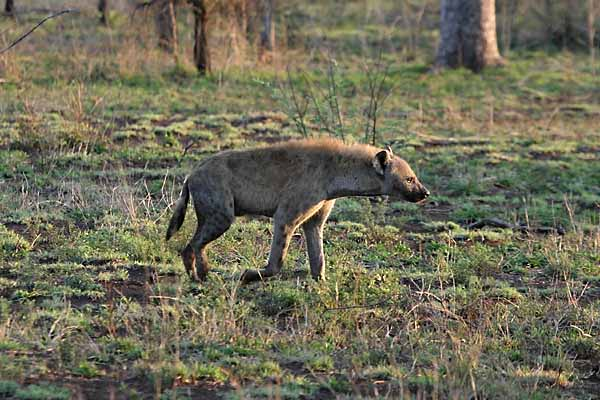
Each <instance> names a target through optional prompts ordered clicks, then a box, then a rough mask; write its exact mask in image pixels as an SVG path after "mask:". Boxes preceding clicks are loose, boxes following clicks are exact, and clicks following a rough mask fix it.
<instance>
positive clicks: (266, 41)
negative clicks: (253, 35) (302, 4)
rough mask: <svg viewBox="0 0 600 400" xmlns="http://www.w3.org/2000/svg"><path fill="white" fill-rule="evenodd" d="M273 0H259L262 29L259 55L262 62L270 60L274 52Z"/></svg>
mask: <svg viewBox="0 0 600 400" xmlns="http://www.w3.org/2000/svg"><path fill="white" fill-rule="evenodd" d="M274 2H275V0H261V13H262V15H261V20H262V29H261V31H260V48H259V56H260V59H261V61H263V62H271V61H272V60H273V53H274V52H275V23H274V22H273V9H274V6H275V4H274Z"/></svg>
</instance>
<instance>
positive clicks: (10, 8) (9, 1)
mask: <svg viewBox="0 0 600 400" xmlns="http://www.w3.org/2000/svg"><path fill="white" fill-rule="evenodd" d="M4 12H5V13H6V15H8V16H10V17H14V16H15V2H14V0H6V3H4Z"/></svg>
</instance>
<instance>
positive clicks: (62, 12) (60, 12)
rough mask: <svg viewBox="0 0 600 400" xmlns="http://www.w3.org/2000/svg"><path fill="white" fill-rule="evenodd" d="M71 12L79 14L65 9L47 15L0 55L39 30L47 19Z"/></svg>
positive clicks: (71, 9) (74, 9) (73, 9)
mask: <svg viewBox="0 0 600 400" xmlns="http://www.w3.org/2000/svg"><path fill="white" fill-rule="evenodd" d="M71 12H79V10H78V9H76V8H67V9H66V10H62V11H59V12H57V13H54V14H51V15H48V16H47V17H46V18H44V19H42V20H41V21H40V22H38V23H37V25H36V26H34V27H33V28H31V29H30V30H29V31H28V32H27V33H25V34H24V35H22V36H21V37H20V38H18V39H17V40H15V41H14V42H12V43H11V44H10V46H8V47H7V48H5V49H3V50H1V51H0V54H3V53H5V52H7V51H8V50H10V49H12V48H13V47H15V46H16V45H17V44H19V42H21V41H22V40H23V39H25V38H26V37H27V36H29V35H31V34H32V33H33V31H35V30H36V29H37V28H39V27H40V26H41V25H42V24H43V23H44V22H46V21H48V20H49V19H52V18H56V17H58V16H61V15H63V14H67V13H71Z"/></svg>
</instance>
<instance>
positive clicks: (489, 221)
mask: <svg viewBox="0 0 600 400" xmlns="http://www.w3.org/2000/svg"><path fill="white" fill-rule="evenodd" d="M485 226H491V227H494V228H503V229H512V230H514V231H520V232H527V233H529V232H536V233H556V234H558V235H564V234H565V229H564V228H563V227H561V226H557V227H556V228H554V227H549V226H539V227H537V228H534V227H530V226H528V225H517V224H511V223H510V222H507V221H504V220H501V219H499V218H483V219H481V220H479V221H477V222H473V223H472V224H469V225H467V227H466V228H467V229H481V228H483V227H485Z"/></svg>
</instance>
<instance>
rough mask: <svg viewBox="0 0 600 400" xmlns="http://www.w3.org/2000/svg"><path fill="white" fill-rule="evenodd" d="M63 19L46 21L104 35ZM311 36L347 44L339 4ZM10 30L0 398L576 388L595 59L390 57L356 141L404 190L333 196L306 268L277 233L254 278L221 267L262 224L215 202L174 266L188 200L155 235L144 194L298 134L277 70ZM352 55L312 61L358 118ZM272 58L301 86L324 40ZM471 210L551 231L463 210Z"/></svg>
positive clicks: (592, 242)
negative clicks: (274, 268)
mask: <svg viewBox="0 0 600 400" xmlns="http://www.w3.org/2000/svg"><path fill="white" fill-rule="evenodd" d="M314 7H315V6H310V7H309V8H308V9H307V12H308V13H309V14H310V13H314V12H316V11H315V9H314ZM77 18H79V19H77ZM77 18H76V19H75V20H74V22H73V24H72V25H69V26H67V27H64V28H63V29H65V30H66V32H69V33H70V34H72V35H75V37H80V36H81V35H82V32H87V34H89V35H92V36H93V35H100V36H101V37H104V36H103V35H106V34H107V32H106V31H105V30H102V31H100V33H98V31H97V30H96V28H95V27H93V26H91V27H90V26H84V25H85V21H86V19H85V18H87V17H86V16H85V15H83V16H81V17H77ZM4 23H5V22H3V21H0V30H2V29H3V26H4V25H2V24H4ZM114 23H116V24H117V28H118V27H123V26H124V25H125V24H126V21H125V20H120V19H119V17H118V16H117V17H115V20H114ZM119 24H121V25H119ZM88 25H89V24H88ZM52 26H55V25H49V28H48V29H53V28H50V27H52ZM117 28H115V31H118V32H121V31H119V30H118V29H117ZM380 29H381V27H370V28H369V29H368V30H367V31H368V33H369V34H370V35H374V36H373V37H377V35H379V30H380ZM123 31H124V32H125V33H119V35H123V37H124V38H125V39H126V38H127V37H130V36H131V35H132V33H131V32H128V31H126V30H124V28H123ZM331 33H332V35H331V37H332V38H333V39H335V42H336V43H337V45H338V47H339V48H340V49H351V48H352V49H355V47H356V43H354V40H356V39H355V38H352V37H351V36H352V34H351V33H352V32H351V26H345V25H339V26H335V27H333V28H332V32H331ZM40 35H41V36H39V37H38V38H37V39H36V40H38V41H41V40H43V39H47V38H48V35H49V33H40ZM128 35H130V36H128ZM311 35H316V33H315V32H313V31H310V32H307V33H306V37H307V38H310V37H311ZM94 37H96V36H94ZM115 40H116V39H115ZM307 40H308V39H307ZM32 43H33V44H32V45H31V46H32V47H31V48H33V49H37V51H38V52H39V54H36V57H35V58H32V57H31V53H28V52H30V51H31V48H28V47H24V52H23V53H22V54H21V53H19V52H12V53H9V54H8V55H7V56H6V57H7V59H6V62H7V64H6V65H7V66H8V67H7V70H6V71H12V72H13V73H14V77H16V78H14V79H13V78H10V79H9V82H8V83H5V84H2V87H1V89H2V91H1V92H0V110H1V111H2V112H1V113H0V185H1V186H2V190H1V191H0V398H8V399H37V398H68V397H69V396H70V395H71V394H72V393H79V391H80V390H83V391H84V393H87V394H88V395H90V396H93V395H94V393H106V392H107V391H108V389H109V388H113V389H114V390H116V391H117V392H118V393H120V394H122V395H123V396H125V397H131V398H134V397H137V398H147V397H157V398H165V399H166V398H169V399H170V398H197V397H208V398H211V397H221V398H232V399H233V398H285V399H300V398H315V399H316V398H336V397H338V398H356V397H358V396H363V397H367V398H377V397H385V396H386V395H385V393H388V395H387V396H388V397H391V398H400V397H403V396H404V397H406V398H409V397H411V396H427V397H437V398H468V397H471V396H473V395H474V394H475V393H476V394H477V396H478V398H488V399H500V398H509V399H530V398H582V399H587V398H594V396H596V395H597V393H598V387H599V386H600V384H599V377H598V371H597V365H598V363H600V341H599V339H598V337H600V327H599V326H598V318H599V315H600V314H599V307H600V256H599V254H600V250H599V243H600V242H599V240H600V237H599V234H600V233H599V232H600V231H599V224H600V214H599V212H598V210H599V209H598V207H599V205H600V186H599V182H600V158H599V154H600V147H599V146H598V143H599V142H600V131H599V130H598V123H597V122H598V118H599V116H600V114H599V113H600V97H599V94H598V91H597V88H598V87H599V86H600V80H599V77H598V75H593V74H592V73H591V72H590V69H589V68H588V66H587V63H588V59H587V58H585V57H583V56H579V55H574V54H568V53H558V54H555V55H554V56H552V57H548V56H547V55H544V54H542V53H533V52H531V53H516V56H515V58H514V59H511V60H510V63H509V65H508V66H507V67H505V68H502V69H492V70H486V71H484V73H482V74H481V75H474V74H472V73H471V72H468V71H465V70H458V71H446V72H441V73H439V74H430V73H428V71H427V67H428V64H427V63H425V62H423V61H422V58H417V60H416V61H415V62H413V63H405V64H400V63H397V64H394V65H393V67H392V68H391V76H390V79H391V80H392V81H393V83H394V84H395V87H396V90H395V91H394V93H393V95H392V96H391V97H390V98H389V99H388V100H387V103H386V107H385V109H384V110H383V111H382V114H381V120H380V125H379V126H380V131H379V133H380V138H379V142H380V144H381V145H383V144H390V145H391V146H392V147H393V149H394V152H395V153H397V154H399V155H401V156H402V157H404V158H405V159H406V160H407V161H409V163H410V164H411V165H412V166H413V167H414V169H415V171H417V174H418V175H419V176H420V178H421V180H422V181H423V182H424V183H425V184H426V185H427V186H428V187H429V189H430V190H431V192H432V193H433V195H432V198H431V200H430V201H429V203H427V204H426V205H424V206H416V205H413V204H408V203H399V202H390V201H387V200H383V201H382V200H381V199H364V198H362V199H359V198H351V199H343V200H340V201H339V202H338V204H337V205H336V208H335V209H334V211H333V212H332V215H331V218H330V222H329V223H328V224H327V227H326V234H325V253H326V257H327V264H328V265H327V277H328V280H327V281H326V282H319V283H317V282H313V281H312V280H311V279H310V275H309V274H308V272H307V271H308V260H307V257H306V255H305V251H304V240H303V239H302V237H301V236H295V237H294V238H293V240H292V245H291V249H290V253H289V255H288V258H287V262H286V267H285V268H284V271H283V272H282V274H281V276H280V277H277V278H274V279H272V280H270V281H268V282H265V283H261V284H253V285H248V286H239V283H238V278H239V276H240V274H241V272H242V271H244V270H245V269H247V268H258V267H261V266H262V264H263V262H264V260H265V258H266V256H267V253H268V250H269V246H270V230H271V227H270V222H269V221H268V220H266V219H263V218H252V217H243V218H239V219H238V220H237V222H236V223H235V224H234V225H233V226H232V228H231V229H230V230H229V231H228V232H227V233H226V234H225V235H224V236H223V237H222V238H221V239H219V240H218V241H216V242H214V244H213V245H212V246H211V247H210V249H209V257H210V261H211V263H212V265H213V270H212V271H211V274H210V275H209V279H208V281H207V282H206V283H205V284H202V285H196V284H193V283H191V282H190V281H189V280H188V278H187V277H186V276H185V273H184V269H183V266H182V264H181V261H180V258H179V251H180V250H181V249H182V248H183V246H184V245H185V243H186V242H187V240H189V237H190V236H191V233H192V232H193V229H194V222H195V221H194V219H195V218H194V216H193V213H192V212H191V211H190V212H189V214H188V217H187V220H186V223H185V225H184V227H183V228H182V230H181V232H180V233H179V234H178V235H177V236H176V237H175V238H174V239H173V240H172V241H171V242H169V243H165V242H164V240H163V238H164V231H165V227H166V223H167V221H168V218H169V217H170V215H169V209H168V207H169V205H170V204H172V202H173V201H174V200H175V199H176V198H177V196H178V193H179V190H180V186H181V183H182V181H183V179H184V176H185V174H187V173H188V172H189V171H190V170H191V168H193V166H194V164H196V163H197V162H198V161H200V160H202V159H204V158H205V157H207V156H209V155H211V154H214V153H216V152H218V151H220V150H223V149H228V148H240V147H250V146H255V145H261V144H264V143H266V142H276V141H280V140H285V139H288V138H291V137H299V136H300V133H299V132H298V131H297V130H296V128H295V126H294V124H293V122H292V121H291V120H290V119H289V117H288V116H287V115H286V114H285V110H286V107H285V105H284V104H282V103H281V102H280V100H278V97H277V96H274V91H273V90H274V89H273V87H274V86H273V85H272V83H273V82H274V81H275V79H276V78H277V75H276V74H275V73H274V72H272V71H270V70H269V69H268V68H264V69H260V68H258V69H244V68H239V69H238V68H231V69H229V70H227V71H225V72H224V73H223V74H221V75H215V76H212V77H209V78H199V77H196V76H195V74H194V73H193V72H192V71H191V70H190V69H189V66H188V65H185V63H184V64H183V65H180V66H173V65H171V64H169V62H168V61H165V60H161V59H157V61H156V63H155V64H152V65H141V64H136V63H133V64H132V65H126V63H124V61H123V60H122V59H121V57H123V54H124V53H123V52H122V51H123V50H119V49H118V48H116V47H109V48H108V50H106V51H107V53H94V51H92V50H91V49H87V48H86V47H83V50H82V51H83V52H84V53H85V54H87V57H80V56H81V54H79V55H78V57H75V56H73V57H69V56H66V55H64V54H62V53H57V52H54V51H52V50H51V49H50V50H43V49H42V47H41V45H40V43H39V42H35V41H34V42H32ZM131 46H133V45H131ZM17 49H18V48H17ZM137 50H139V51H140V52H141V53H140V54H141V55H142V56H144V57H146V58H147V57H150V56H151V55H155V54H156V53H154V50H149V49H147V50H144V49H143V48H139V49H137ZM355 56H356V54H355V53H353V52H352V51H348V52H346V53H340V54H338V55H337V57H336V59H337V62H338V68H339V71H338V72H339V80H340V103H341V104H342V106H343V112H344V117H345V124H346V132H347V133H349V134H350V136H351V138H352V140H361V139H362V137H363V132H364V130H363V129H364V125H363V123H364V121H363V119H362V118H363V117H362V110H363V109H364V107H365V105H366V104H367V103H368V98H367V97H366V96H365V91H364V84H365V75H364V72H363V71H362V70H361V69H360V68H359V67H358V66H357V65H358V64H357V63H356V59H355ZM319 57H320V56H319ZM298 64H299V65H302V66H303V68H304V69H305V70H306V73H307V74H309V75H310V77H311V79H313V80H314V82H315V84H316V85H324V84H325V80H326V75H325V74H324V71H326V66H325V64H324V60H311V61H310V62H309V61H307V60H306V59H304V58H303V56H299V60H298ZM2 73H4V74H7V72H0V74H2ZM5 77H6V78H8V76H5V75H0V78H5ZM279 77H281V76H279ZM294 78H298V77H294ZM300 81H301V80H300V79H298V82H300ZM266 83H270V84H271V85H270V86H269V85H267V84H266ZM323 87H325V86H323ZM275 94H276V93H275ZM279 99H280V97H279ZM492 110H493V112H492ZM492 114H493V118H492V116H491V115H492ZM257 116H258V117H260V118H254V117H257ZM313 117H314V116H313ZM313 117H311V118H313ZM309 122H311V123H316V122H317V121H316V120H315V119H312V120H309ZM315 134H325V133H324V132H319V131H318V129H316V131H315ZM482 218H499V219H502V220H505V221H507V222H510V223H512V224H523V225H524V226H527V227H531V228H540V227H546V228H560V229H561V231H564V235H557V234H553V233H549V234H541V233H536V232H535V231H533V230H532V231H531V232H529V233H528V232H520V231H513V230H510V229H501V228H494V227H484V228H481V229H471V230H470V229H468V225H469V224H470V223H473V222H476V221H479V220H480V219H482ZM52 396H54V397H52Z"/></svg>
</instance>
